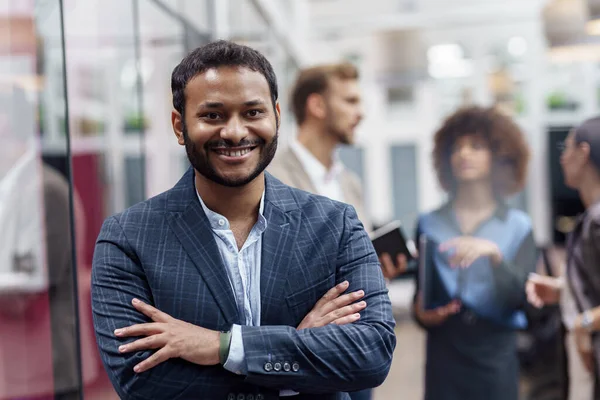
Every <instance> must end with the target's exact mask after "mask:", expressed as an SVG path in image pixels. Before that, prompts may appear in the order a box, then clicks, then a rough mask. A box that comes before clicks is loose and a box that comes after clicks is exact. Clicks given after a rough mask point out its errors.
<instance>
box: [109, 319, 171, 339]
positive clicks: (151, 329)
mask: <svg viewBox="0 0 600 400" xmlns="http://www.w3.org/2000/svg"><path fill="white" fill-rule="evenodd" d="M162 332H163V326H162V324H159V323H156V322H151V323H147V324H138V325H131V326H128V327H126V328H120V329H116V330H115V335H116V336H118V337H131V336H150V335H156V334H158V333H162Z"/></svg>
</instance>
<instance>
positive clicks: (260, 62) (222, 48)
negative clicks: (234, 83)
mask: <svg viewBox="0 0 600 400" xmlns="http://www.w3.org/2000/svg"><path fill="white" fill-rule="evenodd" d="M218 67H245V68H248V69H250V70H252V71H256V72H259V73H261V74H262V75H263V76H264V77H265V79H266V80H267V83H268V84H269V90H270V92H271V102H272V103H273V109H274V108H275V104H276V103H277V98H278V91H277V78H276V76H275V72H274V71H273V67H272V66H271V63H270V62H269V61H268V60H267V59H266V58H265V56H263V55H262V54H261V53H260V52H258V51H256V50H254V49H252V48H250V47H248V46H243V45H240V44H237V43H233V42H229V41H226V40H218V41H216V42H211V43H208V44H207V45H205V46H202V47H198V48H197V49H196V50H194V51H192V52H191V53H190V54H188V55H187V56H186V57H185V58H184V59H183V60H181V62H180V63H179V65H177V66H176V67H175V69H174V70H173V73H172V74H171V92H172V93H173V107H174V108H175V110H177V112H179V113H180V114H181V116H182V117H183V116H184V112H185V88H186V86H187V84H188V82H189V81H190V80H191V79H192V78H194V77H195V76H197V75H199V74H201V73H203V72H205V71H207V70H209V69H211V68H218ZM275 115H277V113H275Z"/></svg>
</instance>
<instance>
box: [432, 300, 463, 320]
mask: <svg viewBox="0 0 600 400" xmlns="http://www.w3.org/2000/svg"><path fill="white" fill-rule="evenodd" d="M435 311H437V313H438V315H440V316H443V317H448V316H450V315H454V314H456V313H458V312H459V311H460V302H459V301H458V300H453V301H451V302H450V303H448V304H446V305H445V306H442V307H439V308H436V310H435Z"/></svg>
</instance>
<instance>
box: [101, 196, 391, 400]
mask: <svg viewBox="0 0 600 400" xmlns="http://www.w3.org/2000/svg"><path fill="white" fill-rule="evenodd" d="M344 221H345V227H344V232H343V234H342V238H341V241H340V248H339V252H338V258H337V260H336V281H337V282H344V281H348V282H350V286H351V287H353V288H356V289H362V290H363V291H364V297H363V300H364V301H365V302H366V308H363V309H362V311H361V316H360V318H359V319H356V316H355V314H356V313H357V312H358V311H360V309H361V308H362V307H363V306H362V305H359V304H358V303H356V304H355V303H354V301H355V300H357V299H358V298H359V297H362V296H361V295H360V294H349V295H346V296H340V294H341V293H342V292H343V291H344V290H345V288H344V287H343V286H339V285H338V286H336V288H335V289H334V290H332V291H330V292H329V295H328V297H327V296H326V297H325V299H322V300H320V301H319V303H317V304H316V305H315V307H314V308H313V310H312V311H311V312H310V313H309V314H308V315H307V316H306V318H305V319H304V321H302V323H301V324H300V325H299V326H297V327H293V326H282V325H278V326H277V325H265V326H258V327H250V326H243V327H242V338H243V344H244V353H245V355H244V358H245V362H246V367H247V375H244V376H237V375H234V374H229V373H227V374H226V373H225V371H224V369H223V367H222V366H221V365H219V356H218V332H217V331H215V330H210V329H207V328H205V327H200V326H196V325H192V324H190V323H188V322H185V321H180V320H177V319H175V318H173V317H171V316H169V315H167V314H165V313H163V312H161V311H160V310H157V309H155V308H153V307H151V305H153V304H154V301H153V300H154V297H153V293H152V291H151V290H150V285H149V283H148V280H147V277H146V274H145V271H144V266H143V265H142V263H141V261H140V255H139V254H138V253H137V252H136V249H135V248H134V247H133V246H131V244H130V243H136V241H135V240H133V238H130V237H128V236H127V235H126V234H125V231H124V229H123V227H122V226H121V224H120V221H119V220H118V219H117V218H116V217H113V218H111V219H108V220H107V221H106V222H105V223H104V225H103V227H102V231H101V233H100V236H99V238H98V242H97V244H96V251H95V255H94V267H93V275H92V283H93V290H92V304H93V312H94V325H95V329H96V335H97V340H98V344H99V347H100V351H101V355H102V359H103V362H104V364H105V367H106V369H107V371H108V373H109V376H110V378H111V380H112V382H113V385H114V386H115V388H116V390H117V391H118V392H119V394H120V395H121V397H123V398H129V399H150V398H153V399H156V398H157V397H156V396H157V394H159V395H164V396H167V397H169V398H174V397H176V396H177V395H178V394H179V393H181V392H182V391H185V389H186V386H189V385H193V384H196V385H199V386H201V387H205V388H206V389H207V390H210V385H211V381H213V380H214V379H220V381H222V380H223V377H228V378H230V379H231V382H232V384H239V383H248V384H254V385H258V386H262V387H266V388H270V389H286V388H287V389H293V390H296V391H299V392H305V393H326V392H339V391H354V390H360V389H363V388H368V387H374V386H378V385H379V384H381V383H382V382H383V380H384V379H385V377H386V376H387V373H388V371H389V367H390V365H391V359H392V353H393V350H394V347H395V336H394V332H393V327H394V322H393V319H392V314H391V306H390V302H389V298H388V296H387V290H386V288H385V284H384V281H383V277H382V275H381V272H380V267H379V264H378V262H377V257H376V255H375V253H374V251H373V249H372V246H371V244H370V241H369V239H368V236H367V234H366V233H365V231H364V230H363V229H362V226H361V225H360V223H359V222H358V219H357V218H356V214H355V212H354V211H353V210H352V209H351V208H347V209H346V214H345V218H344ZM290 251H292V249H290ZM282 284H283V282H282ZM134 298H135V299H138V300H140V302H139V303H137V304H135V305H134V306H133V307H132V306H131V304H132V300H133V299H134ZM335 299H337V300H335ZM333 300H335V301H333ZM199 307H201V305H199ZM340 318H341V319H340ZM334 321H335V322H337V323H333V324H332V323H330V322H334ZM132 326H135V327H133V328H131V327H132ZM123 328H126V330H125V333H123V332H121V335H120V336H117V333H116V332H115V331H116V330H118V329H123ZM127 330H129V332H128V331H127ZM132 337H133V338H134V339H138V341H137V342H136V341H134V340H132ZM140 339H141V342H140ZM134 342H135V343H137V344H132V343H134ZM123 345H127V346H129V347H126V348H125V349H119V348H120V346H123ZM155 350H156V351H155ZM270 359H273V360H293V361H295V362H296V363H298V365H299V366H300V370H299V371H289V372H287V371H283V370H282V371H280V373H277V374H274V373H272V372H271V371H266V370H265V362H266V361H268V360H270ZM148 360H149V361H148ZM138 365H140V367H141V369H140V371H139V372H137V371H134V367H136V366H138ZM190 377H191V378H193V379H190ZM190 380H192V381H193V382H190Z"/></svg>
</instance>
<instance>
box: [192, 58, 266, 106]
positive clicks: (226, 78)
mask: <svg viewBox="0 0 600 400" xmlns="http://www.w3.org/2000/svg"><path fill="white" fill-rule="evenodd" d="M225 68H227V70H224V69H225ZM185 91H186V96H187V97H188V98H194V99H195V100H196V101H199V102H200V101H201V102H205V101H210V102H213V103H214V102H223V101H225V100H228V99H231V100H235V102H237V103H240V102H249V101H256V100H261V101H263V102H266V101H267V100H268V99H269V98H270V93H271V92H270V89H269V85H268V83H267V80H266V79H265V77H264V76H263V75H262V74H261V73H260V72H256V71H252V70H249V69H247V68H236V67H220V68H212V69H210V70H207V71H205V72H203V73H202V74H198V75H196V76H195V77H194V78H192V79H191V80H190V82H189V83H188V85H187V86H186V89H185Z"/></svg>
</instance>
